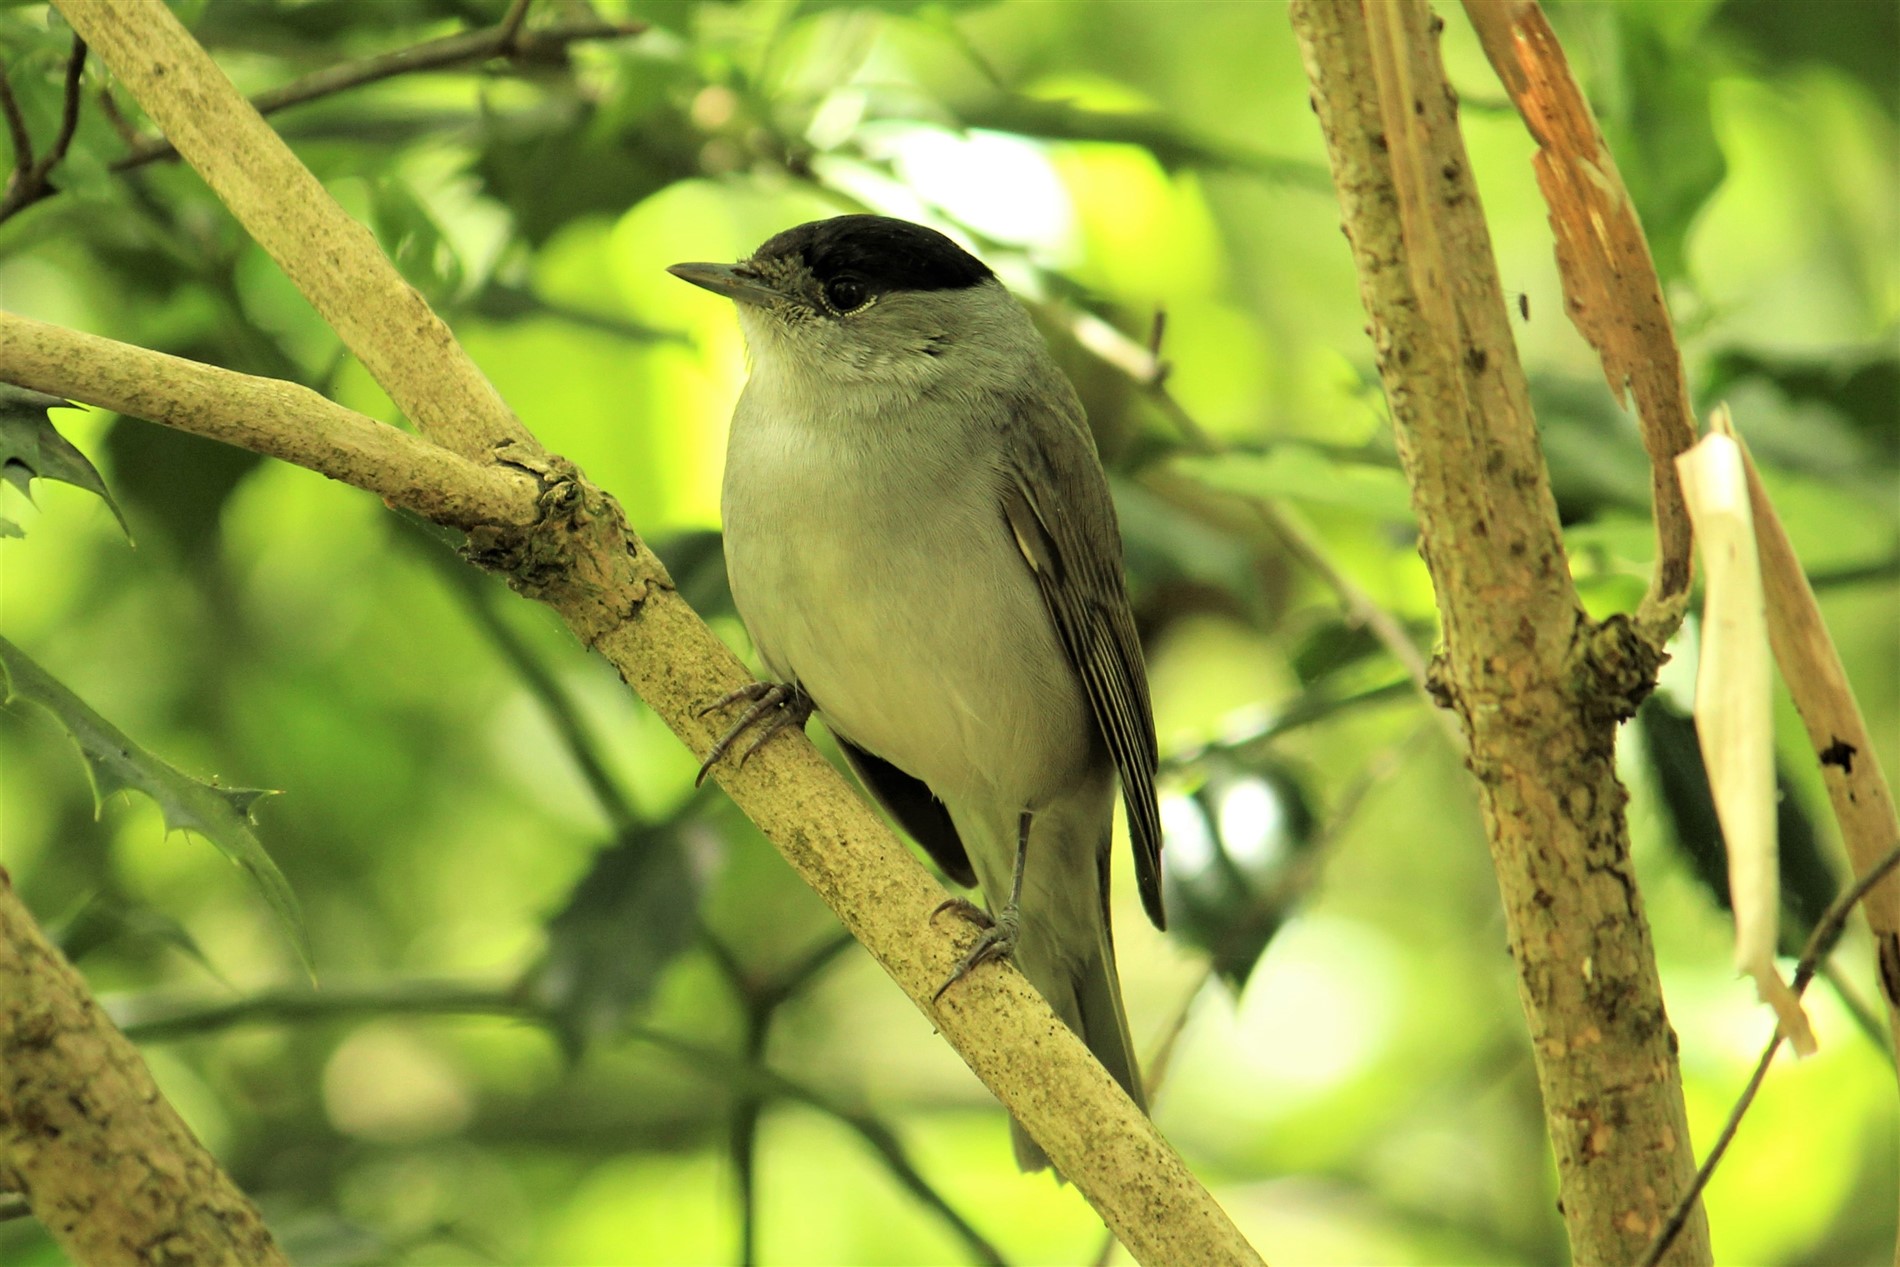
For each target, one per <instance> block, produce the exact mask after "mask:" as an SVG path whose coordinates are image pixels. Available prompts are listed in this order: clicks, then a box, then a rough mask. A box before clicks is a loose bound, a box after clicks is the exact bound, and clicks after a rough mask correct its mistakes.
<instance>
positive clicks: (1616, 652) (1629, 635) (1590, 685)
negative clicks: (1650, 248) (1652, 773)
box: [1576, 613, 1669, 724]
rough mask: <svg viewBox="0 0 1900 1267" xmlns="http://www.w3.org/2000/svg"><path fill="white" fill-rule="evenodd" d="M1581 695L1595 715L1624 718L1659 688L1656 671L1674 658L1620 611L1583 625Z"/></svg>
mask: <svg viewBox="0 0 1900 1267" xmlns="http://www.w3.org/2000/svg"><path fill="white" fill-rule="evenodd" d="M1578 632H1579V634H1580V637H1579V639H1578V657H1577V671H1576V692H1577V701H1578V703H1579V704H1580V705H1581V706H1582V709H1583V713H1584V716H1585V717H1587V718H1590V719H1591V720H1593V721H1603V722H1609V723H1612V724H1614V723H1616V722H1625V721H1628V720H1629V719H1630V718H1632V717H1634V716H1636V710H1637V708H1638V707H1639V706H1640V705H1641V704H1642V702H1643V701H1644V700H1645V699H1648V698H1649V693H1650V692H1651V691H1653V690H1655V689H1656V671H1657V670H1658V669H1660V668H1662V666H1663V663H1664V662H1665V661H1667V660H1668V659H1669V653H1668V652H1666V651H1664V650H1663V649H1662V646H1661V645H1660V644H1659V643H1657V642H1655V641H1652V640H1651V639H1650V638H1649V637H1647V636H1645V634H1644V633H1643V631H1642V630H1641V629H1639V628H1638V627H1637V624H1636V622H1635V621H1633V620H1631V619H1630V618H1629V617H1628V616H1625V615H1622V614H1620V613H1619V614H1618V615H1615V616H1612V617H1610V618H1609V619H1608V620H1606V621H1604V622H1603V623H1601V624H1592V623H1590V622H1588V621H1584V622H1582V623H1581V624H1580V625H1579V626H1578Z"/></svg>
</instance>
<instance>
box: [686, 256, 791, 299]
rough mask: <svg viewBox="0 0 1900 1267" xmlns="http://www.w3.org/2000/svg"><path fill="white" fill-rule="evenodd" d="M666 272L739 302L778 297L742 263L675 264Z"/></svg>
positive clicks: (776, 293)
mask: <svg viewBox="0 0 1900 1267" xmlns="http://www.w3.org/2000/svg"><path fill="white" fill-rule="evenodd" d="M666 271H667V272H669V273H671V274H673V276H675V277H677V278H679V279H680V280H681V281H686V282H691V283H693V285H695V286H703V287H705V288H706V289H707V290H710V291H711V292H712V293H713V294H715V295H724V296H725V297H726V298H727V299H732V300H736V301H737V302H739V303H742V304H764V303H770V302H771V301H772V300H774V299H777V298H779V293H778V292H777V291H776V290H773V289H772V288H771V287H770V286H767V285H766V284H765V283H764V282H762V281H760V280H759V276H758V274H757V273H754V272H753V271H752V270H751V269H749V268H747V267H746V266H745V265H743V264H675V265H673V267H671V268H669V269H667V270H666Z"/></svg>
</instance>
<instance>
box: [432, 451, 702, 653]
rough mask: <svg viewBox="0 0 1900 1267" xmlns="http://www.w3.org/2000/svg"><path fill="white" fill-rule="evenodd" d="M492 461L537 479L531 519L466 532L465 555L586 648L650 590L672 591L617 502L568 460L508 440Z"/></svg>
mask: <svg viewBox="0 0 1900 1267" xmlns="http://www.w3.org/2000/svg"><path fill="white" fill-rule="evenodd" d="M495 460H496V462H498V463H499V464H501V465H503V466H511V467H514V468H515V469H517V470H521V471H526V472H527V473H528V474H530V475H532V476H533V477H534V478H535V481H536V483H537V484H538V485H539V486H540V491H539V492H538V493H537V494H536V496H535V519H534V522H533V523H531V524H528V525H525V526H522V525H515V524H485V525H482V526H480V527H478V528H475V529H473V530H472V531H470V533H469V534H468V544H467V546H466V547H465V548H464V550H463V553H464V554H465V555H466V556H467V558H468V560H469V561H470V562H471V563H473V564H475V565H476V566H477V567H480V568H483V569H485V570H487V571H490V572H494V573H497V574H498V575H500V576H501V577H503V578H504V579H505V580H506V581H507V582H508V585H509V588H511V589H513V590H514V591H515V592H516V593H518V594H521V595H524V596H525V597H528V598H532V599H534V600H536V601H537V602H544V603H547V604H549V605H550V606H552V607H554V608H555V609H556V610H557V611H559V612H561V614H562V615H563V616H565V617H566V618H567V620H568V622H569V624H570V625H571V626H572V627H573V628H574V630H575V632H577V633H579V634H580V635H581V638H582V641H584V642H585V643H586V644H587V645H588V646H589V647H592V646H593V645H594V644H595V643H597V642H599V641H600V639H601V637H602V636H603V635H605V634H606V633H607V632H608V631H610V630H612V629H614V628H616V627H617V626H618V625H620V624H621V623H622V622H623V621H626V620H629V619H631V618H632V617H633V616H635V615H637V614H638V613H639V610H640V607H641V606H642V605H643V604H644V603H645V602H646V600H647V597H648V595H649V594H650V593H651V591H652V588H653V587H654V586H656V585H657V586H659V587H661V588H664V589H671V588H673V578H672V577H670V576H668V575H667V572H666V568H665V567H664V566H663V565H662V564H661V563H660V561H659V559H658V558H657V557H655V555H654V554H653V552H652V551H651V550H649V549H647V548H646V546H645V544H644V543H643V542H642V541H641V540H640V538H639V537H638V536H637V535H636V534H635V533H634V531H633V529H631V528H629V527H628V526H627V518H626V515H625V514H624V513H623V512H622V511H621V509H620V503H619V502H617V501H615V500H614V499H613V497H612V496H610V495H609V494H608V493H606V492H605V491H603V490H602V489H600V488H599V487H597V486H596V485H594V484H592V483H590V482H589V481H588V480H587V477H586V476H584V475H583V474H581V470H580V468H579V467H578V466H576V465H574V463H572V462H570V461H569V460H568V459H566V458H564V457H561V456H559V455H557V454H551V453H531V452H528V451H526V450H525V449H524V448H523V447H522V446H520V445H518V444H515V443H513V442H512V441H510V442H506V443H504V444H502V445H500V446H498V447H497V449H496V452H495Z"/></svg>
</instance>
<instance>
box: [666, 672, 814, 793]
mask: <svg viewBox="0 0 1900 1267" xmlns="http://www.w3.org/2000/svg"><path fill="white" fill-rule="evenodd" d="M740 700H745V701H746V702H747V703H748V704H749V705H750V707H748V708H747V709H746V710H745V712H743V713H741V714H739V720H738V721H736V722H734V723H733V724H732V729H730V730H728V731H727V732H726V733H725V734H724V735H722V736H720V739H719V742H718V743H716V744H714V745H713V746H712V751H711V752H709V753H707V754H706V759H705V760H704V761H703V762H701V763H700V766H699V775H698V777H696V778H695V779H694V780H693V786H694V787H698V786H699V785H700V784H702V783H704V782H705V781H706V776H707V775H708V774H710V773H711V772H712V768H713V767H714V766H715V765H717V764H718V763H719V759H720V758H721V757H723V756H725V755H726V753H728V752H730V751H731V750H732V745H733V744H734V743H735V742H736V741H737V740H738V738H739V736H740V735H743V734H744V733H745V732H746V731H748V730H751V729H752V728H753V727H755V726H756V727H758V729H759V733H758V734H757V735H755V736H754V737H753V739H752V742H751V743H749V744H747V745H746V746H745V747H744V748H743V749H742V750H741V751H740V753H739V764H740V765H744V764H745V763H746V762H747V761H749V760H751V759H752V754H753V753H755V752H757V751H758V750H759V748H760V746H761V745H763V744H764V743H765V741H766V740H768V739H770V738H771V737H772V736H773V735H776V734H777V733H778V732H779V731H781V730H784V729H785V728H786V727H788V726H789V727H791V728H792V729H794V730H803V729H804V728H805V723H806V722H807V721H809V720H811V714H812V707H813V705H812V702H811V696H809V695H807V694H805V692H803V691H801V690H799V689H798V687H797V686H796V685H794V684H792V683H787V682H747V683H746V684H745V685H744V686H742V687H740V688H739V689H738V690H736V691H728V692H727V693H726V694H724V695H722V696H720V697H719V698H718V699H716V700H714V701H713V702H712V703H710V704H708V705H706V707H704V708H702V709H700V710H699V715H700V716H701V717H704V716H705V715H706V714H707V713H710V712H712V711H714V710H715V709H720V708H724V707H726V705H728V704H736V703H738V702H739V701H740Z"/></svg>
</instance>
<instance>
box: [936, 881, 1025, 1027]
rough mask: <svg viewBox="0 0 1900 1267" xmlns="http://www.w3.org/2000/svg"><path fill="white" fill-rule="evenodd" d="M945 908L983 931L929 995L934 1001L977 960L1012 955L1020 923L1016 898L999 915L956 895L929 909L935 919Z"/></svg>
mask: <svg viewBox="0 0 1900 1267" xmlns="http://www.w3.org/2000/svg"><path fill="white" fill-rule="evenodd" d="M945 911H955V912H956V913H957V914H958V915H961V916H962V917H963V918H964V919H967V920H969V921H970V922H971V923H972V924H975V925H976V926H977V927H978V928H981V929H982V930H983V932H982V934H981V935H980V936H979V937H978V938H977V939H976V944H975V945H974V946H972V947H970V949H969V951H968V953H966V954H965V955H964V956H963V958H961V959H959V960H957V966H956V967H955V968H952V969H951V970H950V975H949V976H948V977H947V978H945V980H944V983H943V984H942V985H940V986H938V987H937V992H936V993H935V994H933V995H931V996H930V1001H931V1002H932V1003H935V1002H936V1001H937V1000H938V999H941V998H942V997H943V992H944V991H945V990H948V989H949V988H950V987H951V986H953V985H955V984H956V983H957V982H959V981H961V980H963V978H964V977H966V976H968V975H969V974H970V969H972V968H974V967H976V966H977V965H978V964H982V963H988V962H989V961H990V960H992V959H1007V958H1009V956H1010V953H1011V952H1012V951H1014V950H1015V949H1016V931H1017V929H1018V927H1019V926H1020V923H1021V921H1020V919H1019V918H1018V916H1017V914H1016V904H1015V903H1014V902H1011V903H1010V904H1009V905H1008V906H1006V907H1004V908H1003V911H1002V913H1001V914H1000V915H994V916H992V915H991V914H990V913H989V912H988V911H986V910H984V909H983V908H982V907H980V906H978V905H977V904H976V903H974V902H971V901H969V900H967V899H965V898H960V897H953V898H948V899H946V900H945V901H943V902H940V903H939V904H938V905H937V909H936V910H934V911H932V912H931V913H930V918H932V919H935V918H937V916H939V915H941V914H943V913H944V912H945Z"/></svg>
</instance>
